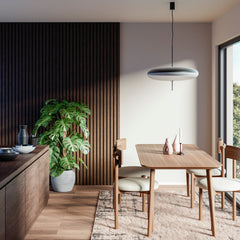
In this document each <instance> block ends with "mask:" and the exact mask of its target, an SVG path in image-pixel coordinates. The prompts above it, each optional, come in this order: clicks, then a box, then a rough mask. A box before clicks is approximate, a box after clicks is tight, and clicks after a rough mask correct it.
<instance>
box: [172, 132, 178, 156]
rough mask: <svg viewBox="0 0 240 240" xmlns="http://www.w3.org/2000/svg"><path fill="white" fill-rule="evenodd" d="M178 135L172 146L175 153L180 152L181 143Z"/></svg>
mask: <svg viewBox="0 0 240 240" xmlns="http://www.w3.org/2000/svg"><path fill="white" fill-rule="evenodd" d="M177 140H178V139H177V134H176V136H175V138H174V141H173V144H172V148H173V152H174V153H179V152H180V144H179V142H178V141H177Z"/></svg>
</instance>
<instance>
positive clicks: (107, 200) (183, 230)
mask: <svg viewBox="0 0 240 240" xmlns="http://www.w3.org/2000/svg"><path fill="white" fill-rule="evenodd" d="M220 199H221V198H220V194H218V195H217V196H216V201H215V209H216V211H215V216H216V229H217V237H216V238H214V237H212V236H211V230H210V215H209V207H208V196H207V192H204V194H203V220H202V221H199V220H198V202H197V201H196V203H195V206H194V208H193V209H191V208H190V207H189V206H190V198H188V197H186V193H185V192H182V193H181V192H156V193H155V213H154V214H155V218H154V221H155V224H154V231H153V235H152V238H148V237H146V234H147V224H148V222H147V212H144V213H143V212H141V208H142V201H141V198H140V197H139V194H129V193H128V194H122V202H121V206H120V210H119V229H117V230H116V229H114V211H113V209H112V192H111V191H102V192H100V195H99V200H98V205H97V210H96V216H95V222H94V226H93V231H92V236H91V239H92V240H100V239H101V240H102V239H104V240H107V239H111V240H113V239H114V240H142V239H157V240H159V239H161V240H205V239H206V240H207V239H211V240H215V239H217V240H218V239H219V240H220V239H221V240H239V239H240V216H239V215H240V214H239V212H238V213H237V215H238V217H237V221H235V222H234V221H232V207H231V203H230V202H229V201H225V202H226V204H225V205H226V206H225V209H224V210H222V209H221V205H220V203H221V201H220Z"/></svg>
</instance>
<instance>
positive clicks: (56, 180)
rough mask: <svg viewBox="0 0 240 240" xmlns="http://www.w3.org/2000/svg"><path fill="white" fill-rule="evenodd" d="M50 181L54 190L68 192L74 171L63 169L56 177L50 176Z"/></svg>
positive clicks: (73, 177)
mask: <svg viewBox="0 0 240 240" xmlns="http://www.w3.org/2000/svg"><path fill="white" fill-rule="evenodd" d="M51 183H52V187H53V190H54V191H55V192H70V191H72V189H73V186H74V183H75V171H74V170H67V171H64V172H63V173H62V174H61V175H59V176H58V177H52V176H51Z"/></svg>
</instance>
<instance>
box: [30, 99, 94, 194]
mask: <svg viewBox="0 0 240 240" xmlns="http://www.w3.org/2000/svg"><path fill="white" fill-rule="evenodd" d="M90 114H91V111H90V109H89V108H88V106H87V105H85V104H83V103H78V102H68V101H66V100H63V101H61V102H58V101H57V100H55V99H50V100H47V101H46V102H45V106H44V107H43V108H42V109H41V116H40V118H39V120H38V121H37V122H36V124H35V127H34V130H33V134H34V135H37V134H38V131H39V129H40V128H43V134H42V135H41V138H40V144H41V145H49V153H50V164H49V166H50V175H51V182H52V186H53V188H54V190H55V191H59V192H68V191H71V190H72V188H73V185H74V182H75V172H74V168H77V169H79V165H78V164H77V163H76V159H75V157H74V153H75V152H77V151H81V152H82V153H83V154H88V153H89V150H90V144H89V142H88V140H87V138H88V136H89V130H88V128H87V118H88V115H90ZM78 130H79V131H78ZM78 160H79V161H80V162H81V163H82V164H83V166H84V167H86V168H87V166H86V164H85V163H84V161H83V160H82V159H81V158H78ZM69 182H71V183H69Z"/></svg>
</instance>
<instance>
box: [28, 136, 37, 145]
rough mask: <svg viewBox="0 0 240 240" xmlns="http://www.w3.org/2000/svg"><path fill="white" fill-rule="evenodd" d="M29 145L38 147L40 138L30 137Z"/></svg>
mask: <svg viewBox="0 0 240 240" xmlns="http://www.w3.org/2000/svg"><path fill="white" fill-rule="evenodd" d="M29 144H30V145H33V146H36V145H38V137H36V136H35V135H30V136H29Z"/></svg>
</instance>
